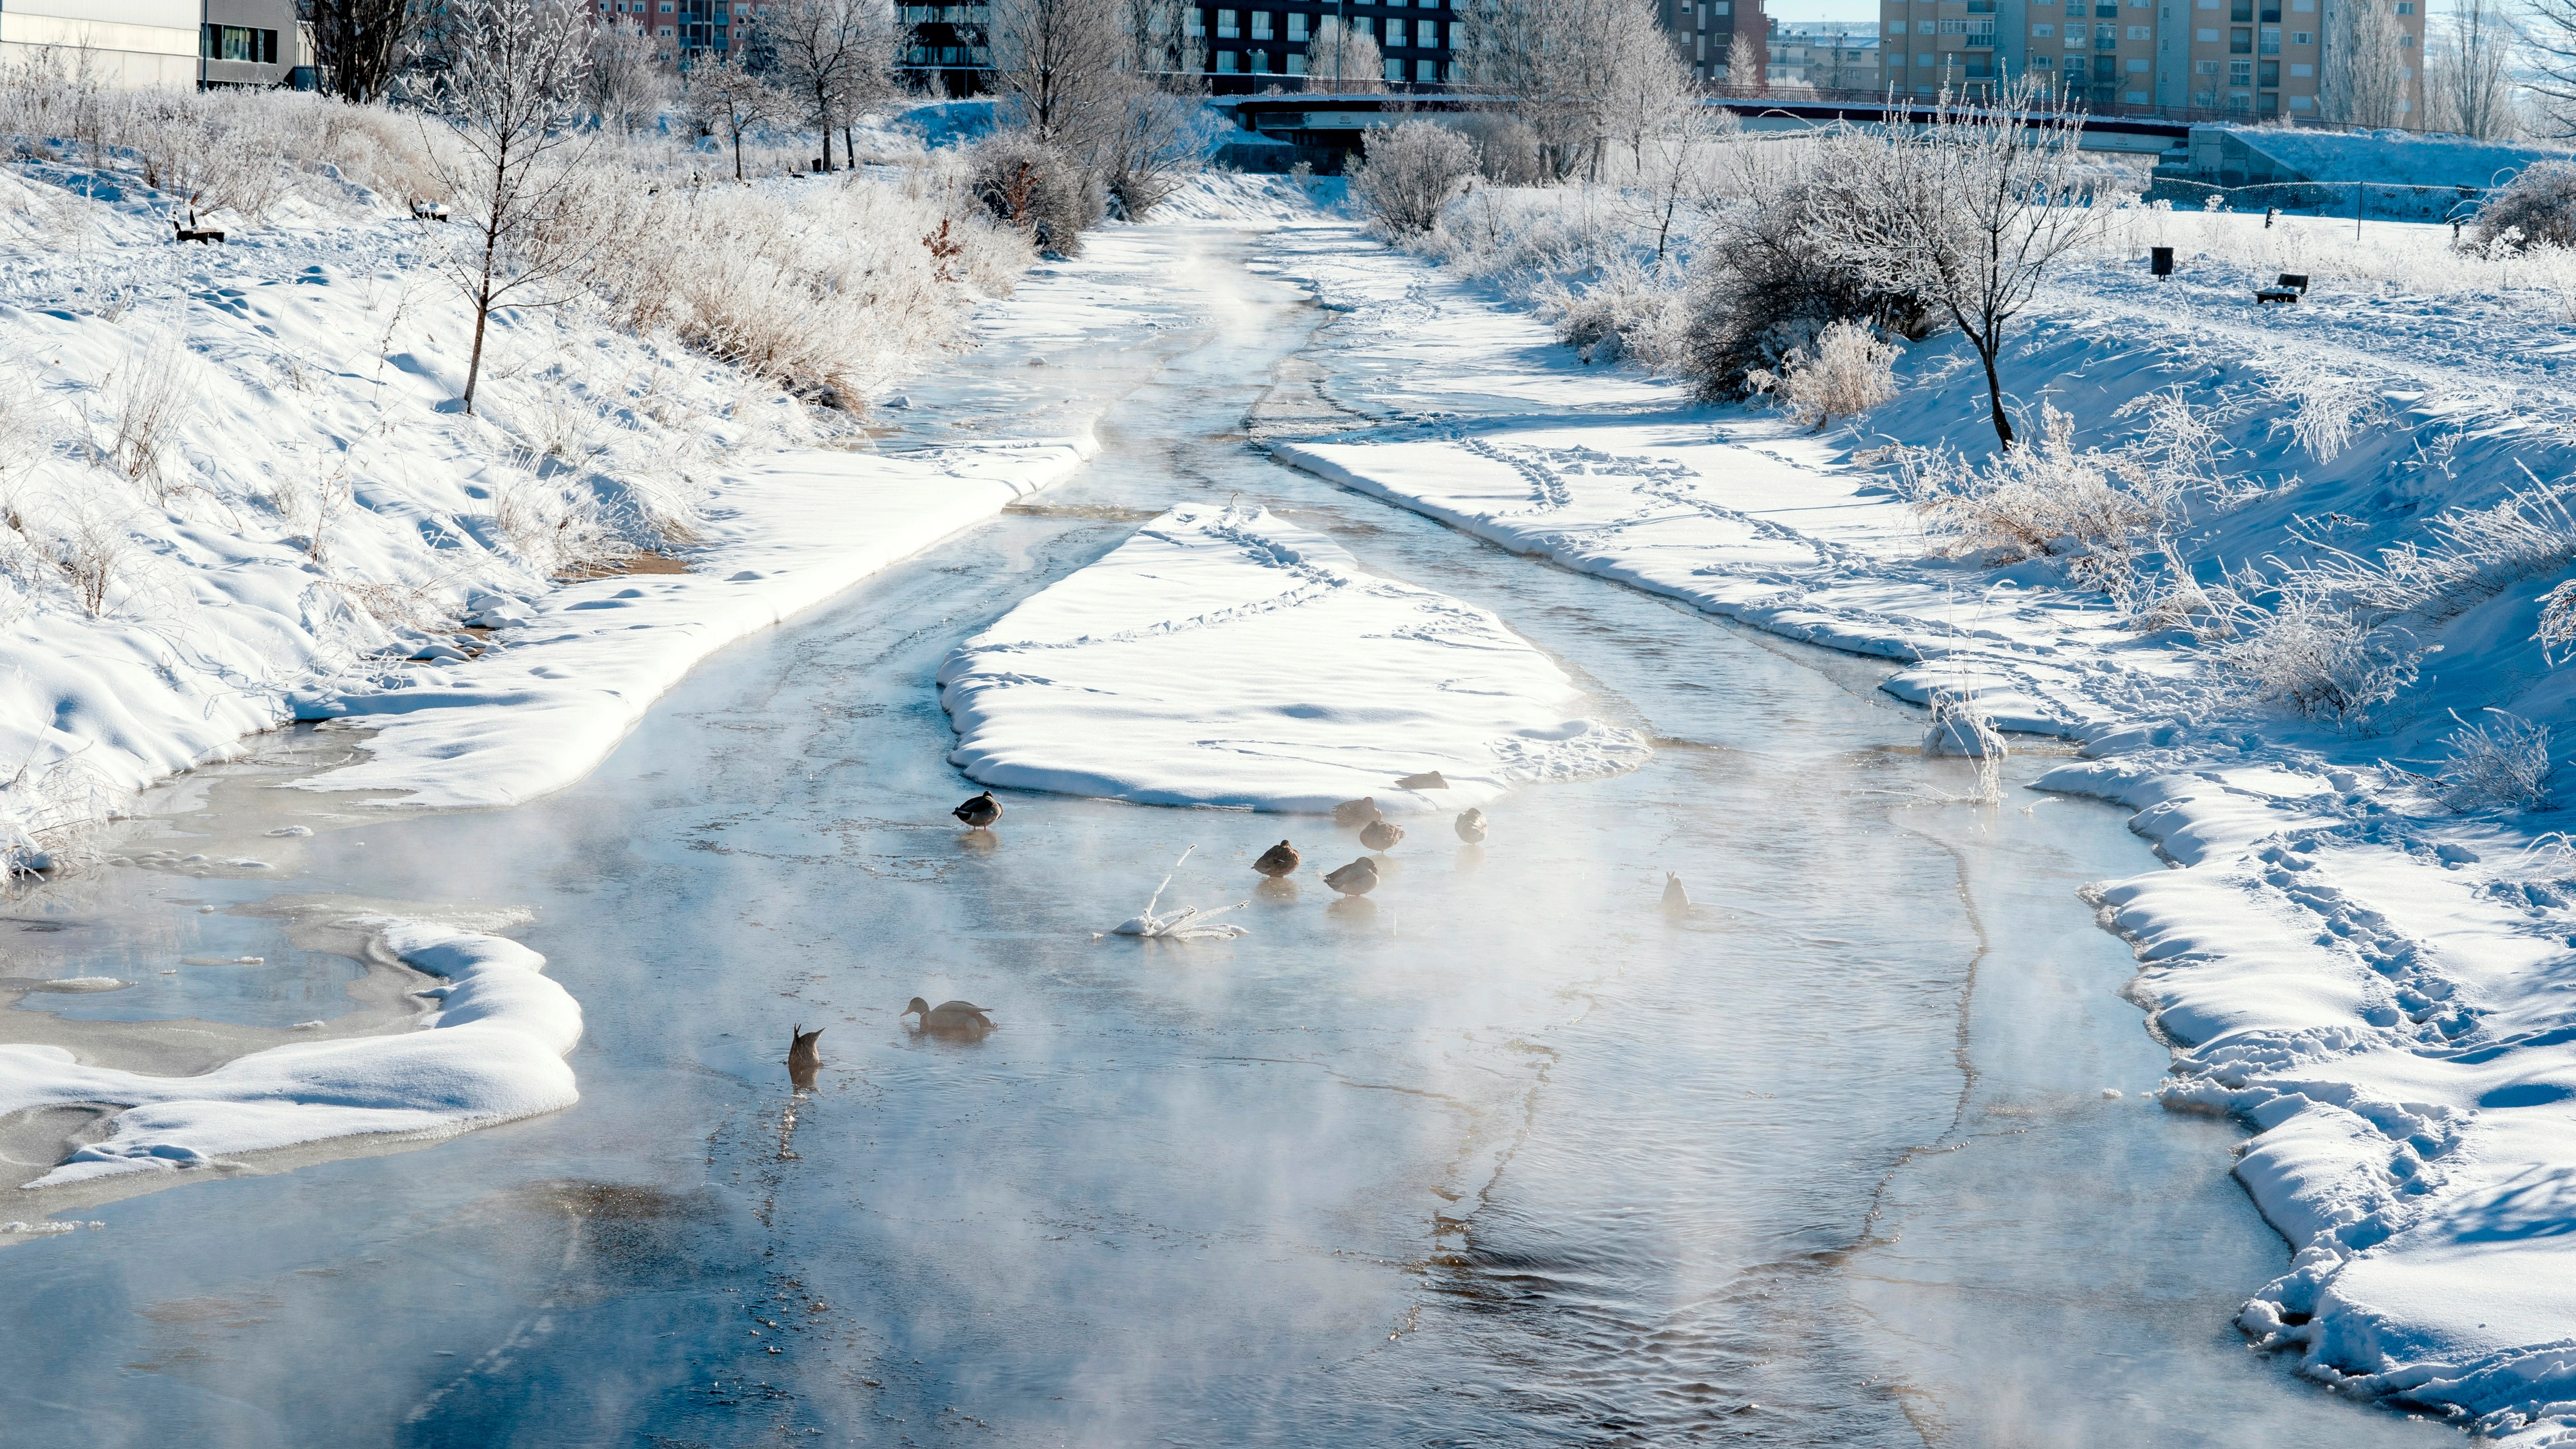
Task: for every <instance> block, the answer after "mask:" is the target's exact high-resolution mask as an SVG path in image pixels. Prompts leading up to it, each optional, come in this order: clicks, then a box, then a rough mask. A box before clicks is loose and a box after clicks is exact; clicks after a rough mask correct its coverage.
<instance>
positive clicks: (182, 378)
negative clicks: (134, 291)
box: [90, 337, 196, 498]
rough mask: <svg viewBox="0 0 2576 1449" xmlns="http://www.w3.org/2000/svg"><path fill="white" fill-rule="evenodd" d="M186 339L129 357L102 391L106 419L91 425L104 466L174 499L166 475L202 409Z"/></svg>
mask: <svg viewBox="0 0 2576 1449" xmlns="http://www.w3.org/2000/svg"><path fill="white" fill-rule="evenodd" d="M187 355H188V348H187V343H186V341H185V339H183V338H179V337H165V338H159V339H151V340H146V341H145V342H143V343H142V344H141V345H139V346H137V347H136V348H135V349H134V350H133V351H131V352H129V353H127V354H126V357H125V360H124V362H122V363H121V364H119V365H118V367H117V369H116V370H115V371H114V372H112V373H109V374H108V377H107V381H106V382H105V384H103V385H102V387H101V388H100V392H101V393H102V397H101V399H100V402H101V406H102V407H103V409H104V411H105V416H104V417H93V418H92V419H91V420H90V450H91V452H92V453H93V454H94V455H95V456H96V457H97V459H98V461H99V462H101V463H103V464H105V465H106V466H108V467H110V468H114V469H115V470H116V471H117V472H119V473H122V474H124V475H125V476H126V477H128V478H131V479H133V480H134V481H135V482H137V483H140V484H142V485H143V486H144V487H145V488H147V489H149V490H151V492H152V494H153V496H154V497H156V498H160V497H165V496H166V495H167V493H168V487H167V485H168V481H169V480H168V479H167V477H166V476H165V469H166V468H167V466H168V464H169V461H170V459H169V453H170V448H171V445H172V442H173V440H174V439H175V438H176V437H177V435H178V431H179V427H180V425H181V423H183V422H184V421H185V420H186V418H187V415H188V414H189V413H190V412H191V411H193V410H194V409H195V407H196V393H195V391H194V389H193V388H192V387H191V386H190V383H189V378H188V373H187V363H186V358H187Z"/></svg>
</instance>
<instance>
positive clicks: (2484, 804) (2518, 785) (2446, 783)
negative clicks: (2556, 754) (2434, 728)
mask: <svg viewBox="0 0 2576 1449" xmlns="http://www.w3.org/2000/svg"><path fill="white" fill-rule="evenodd" d="M2487 713H2488V714H2491V715H2493V716H2495V718H2494V719H2492V720H2490V721H2488V722H2487V723H2485V724H2482V725H2473V724H2470V723H2469V722H2468V721H2466V720H2460V727H2459V728H2458V729H2456V730H2453V731H2451V733H2450V734H2449V735H2447V736H2445V737H2444V738H2443V740H2442V744H2443V746H2444V747H2445V748H2447V749H2448V750H2449V751H2450V752H2451V758H2450V761H2449V763H2447V764H2445V765H2444V766H2443V767H2442V776H2441V780H2442V789H2441V796H2442V803H2443V805H2444V806H2446V807H2448V808H2449V809H2451V810H2454V811H2457V812H2459V813H2461V814H2468V813H2470V812H2472V811H2479V810H2549V809H2553V808H2555V807H2556V805H2557V799H2556V794H2557V791H2556V784H2555V781H2556V776H2557V772H2558V767H2557V765H2556V764H2554V763H2552V761H2551V760H2550V758H2549V726H2547V725H2543V724H2534V723H2532V722H2531V721H2530V720H2527V719H2524V718H2523V717H2522V716H2520V715H2518V714H2509V713H2507V712H2506V711H2504V710H2500V709H2490V710H2488V711H2487ZM2451 718H2453V719H2455V720H2458V719H2459V718H2460V717H2459V714H2458V713H2457V712H2456V711H2454V712H2453V713H2452V715H2451Z"/></svg>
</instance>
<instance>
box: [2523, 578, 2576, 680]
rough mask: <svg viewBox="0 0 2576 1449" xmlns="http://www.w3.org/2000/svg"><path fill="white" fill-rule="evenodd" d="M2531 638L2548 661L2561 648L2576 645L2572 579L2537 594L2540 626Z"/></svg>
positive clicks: (2575, 593) (2553, 659) (2552, 660)
mask: <svg viewBox="0 0 2576 1449" xmlns="http://www.w3.org/2000/svg"><path fill="white" fill-rule="evenodd" d="M2531 637H2532V638H2534V639H2536V640H2538V641H2539V642H2540V652H2541V657H2542V658H2544V659H2547V660H2548V661H2549V662H2550V663H2552V664H2556V663H2557V662H2558V656H2559V654H2560V653H2561V652H2562V651H2564V650H2567V649H2568V648H2569V647H2570V646H2576V580H2571V581H2569V582H2567V583H2563V584H2560V585H2559V586H2558V587H2556V588H2554V589H2551V590H2550V591H2549V592H2548V593H2545V594H2543V595H2541V596H2540V627H2539V628H2538V629H2537V630H2535V631H2533V633H2532V636H2531Z"/></svg>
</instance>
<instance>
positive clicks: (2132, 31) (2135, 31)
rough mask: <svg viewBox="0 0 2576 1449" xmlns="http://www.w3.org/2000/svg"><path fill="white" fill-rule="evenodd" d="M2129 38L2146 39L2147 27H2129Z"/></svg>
mask: <svg viewBox="0 0 2576 1449" xmlns="http://www.w3.org/2000/svg"><path fill="white" fill-rule="evenodd" d="M2129 38H2130V39H2131V40H2144V39H2146V38H2147V27H2145V26H2143V25H2132V26H2130V27H2129Z"/></svg>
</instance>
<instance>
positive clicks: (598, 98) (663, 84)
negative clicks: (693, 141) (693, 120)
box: [582, 20, 671, 135]
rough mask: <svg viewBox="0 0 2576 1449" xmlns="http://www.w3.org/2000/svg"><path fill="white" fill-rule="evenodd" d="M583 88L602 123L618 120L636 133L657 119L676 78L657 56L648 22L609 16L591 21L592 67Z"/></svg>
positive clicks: (619, 125)
mask: <svg viewBox="0 0 2576 1449" xmlns="http://www.w3.org/2000/svg"><path fill="white" fill-rule="evenodd" d="M582 82H583V83H582V90H583V92H584V94H585V96H586V97H587V99H588V101H589V103H590V112H591V114H592V115H594V116H596V117H598V118H599V124H600V127H601V129H603V130H605V129H607V128H608V127H611V126H614V127H616V128H617V129H618V130H619V131H621V132H624V133H625V134H627V135H633V134H634V133H635V131H636V130H637V129H638V128H639V127H642V126H648V125H650V124H652V122H653V118H654V116H655V115H656V114H657V113H658V112H660V110H661V109H662V106H663V103H664V102H666V101H668V100H670V98H671V78H670V76H669V75H668V74H667V73H666V72H664V71H663V69H662V67H661V65H660V63H659V62H657V61H656V60H655V59H654V50H653V38H652V37H651V36H649V35H646V34H645V33H644V27H643V26H642V25H640V24H633V23H629V22H625V21H618V20H604V21H601V22H599V23H597V24H594V25H592V26H591V27H590V56H589V67H588V69H587V71H586V72H585V73H584V75H583V78H582Z"/></svg>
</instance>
